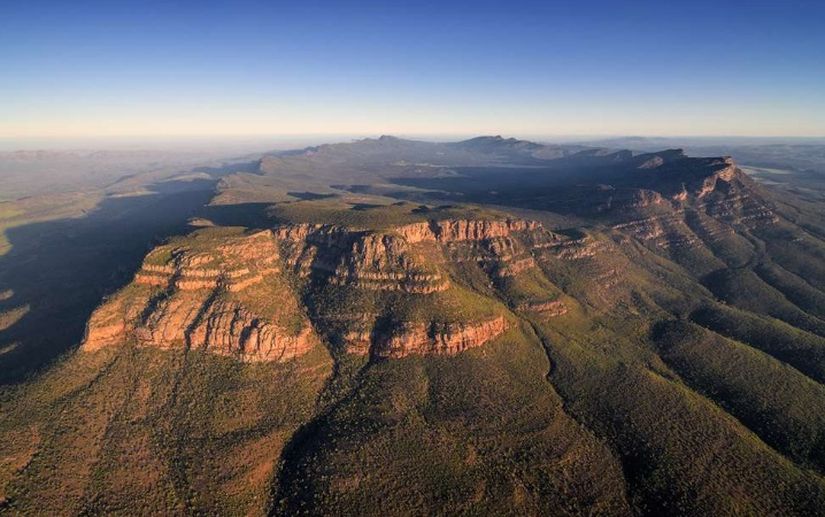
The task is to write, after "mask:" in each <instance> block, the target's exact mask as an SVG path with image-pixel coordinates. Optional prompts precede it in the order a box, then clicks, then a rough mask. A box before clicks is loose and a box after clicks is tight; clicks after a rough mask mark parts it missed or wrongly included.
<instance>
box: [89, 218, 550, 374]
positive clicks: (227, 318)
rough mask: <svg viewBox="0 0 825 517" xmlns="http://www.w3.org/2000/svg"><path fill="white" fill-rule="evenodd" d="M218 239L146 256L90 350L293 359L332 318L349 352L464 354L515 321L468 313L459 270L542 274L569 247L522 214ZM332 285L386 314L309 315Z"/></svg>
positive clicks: (92, 330) (97, 317)
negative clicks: (455, 270)
mask: <svg viewBox="0 0 825 517" xmlns="http://www.w3.org/2000/svg"><path fill="white" fill-rule="evenodd" d="M221 232H224V233H225V232H226V229H219V228H217V229H215V228H213V229H208V230H200V231H198V232H195V233H194V234H193V235H192V236H188V237H186V238H183V239H181V240H180V241H179V242H172V243H170V244H168V245H164V246H160V247H158V248H156V249H155V250H153V251H152V252H151V253H149V254H148V255H147V257H146V259H145V260H144V263H143V265H142V267H141V269H140V271H138V273H137V274H136V275H135V279H134V282H133V283H132V285H130V286H128V287H127V288H125V289H124V290H122V291H121V292H120V293H118V294H117V295H115V296H114V297H112V298H111V299H110V300H108V301H107V303H106V304H104V305H103V306H101V307H100V308H99V309H98V310H97V311H95V313H94V314H93V316H92V318H91V320H90V321H89V324H88V330H87V335H86V339H85V342H84V345H83V348H84V349H86V350H94V349H97V348H100V347H103V346H108V345H112V344H116V343H122V342H126V341H131V342H134V343H137V344H139V345H143V346H155V347H159V348H175V347H186V348H194V349H205V350H207V351H209V352H212V353H216V354H220V355H227V356H236V357H238V358H239V359H241V360H244V361H285V360H289V359H291V358H294V357H297V356H299V355H301V354H303V353H305V352H307V351H308V350H309V349H310V348H311V347H312V345H313V343H314V342H315V339H316V338H315V334H314V331H313V328H314V327H318V326H319V325H320V326H321V327H324V328H328V327H330V322H331V321H334V322H336V324H337V325H338V327H336V328H339V329H343V330H340V332H339V333H338V334H337V335H335V336H328V337H329V338H334V340H335V341H337V342H341V343H343V346H344V348H345V350H347V351H349V352H352V353H356V354H370V355H372V356H374V357H384V358H397V357H403V356H406V355H411V354H439V355H444V354H456V353H459V352H462V351H464V350H466V349H469V348H473V347H476V346H480V345H483V344H484V343H487V342H489V341H490V340H492V339H494V338H496V337H497V336H499V335H501V334H502V333H503V332H504V331H505V330H506V328H508V326H509V323H508V321H507V319H506V318H505V317H504V316H503V312H502V311H504V310H505V309H504V307H503V306H502V305H501V304H500V303H499V302H497V301H495V300H492V299H491V300H489V301H487V302H485V301H483V299H481V300H477V301H473V302H471V303H472V304H474V306H475V307H477V309H475V310H476V312H475V314H476V316H473V315H472V314H474V313H473V312H472V311H471V312H470V313H468V312H466V310H465V309H463V308H462V304H465V303H470V302H467V301H466V300H467V298H466V297H467V296H468V295H467V294H466V293H465V290H464V288H461V287H459V286H454V284H453V281H454V280H453V279H452V278H451V273H450V271H451V268H452V267H454V266H455V265H457V264H461V263H469V264H472V265H474V266H476V265H477V266H478V267H480V268H481V269H482V271H483V272H484V273H486V274H488V275H489V276H490V278H491V281H497V280H496V279H503V278H508V277H515V276H518V275H520V274H522V273H524V272H527V271H530V270H533V269H534V268H536V267H537V264H536V260H535V257H534V254H535V253H536V252H543V251H544V250H547V249H550V248H552V249H555V248H557V247H559V246H561V244H562V243H563V242H564V241H565V239H562V238H561V237H559V236H557V235H555V234H553V233H551V232H548V231H546V230H545V229H544V228H542V227H541V225H540V224H539V223H537V222H534V221H524V220H515V219H505V220H468V219H453V220H442V221H426V222H421V223H413V224H407V225H402V226H398V227H395V228H391V229H389V230H385V231H367V230H359V229H352V228H347V227H343V226H334V225H314V224H295V225H284V226H280V227H277V228H275V229H273V230H271V231H269V230H267V231H261V232H257V233H253V234H238V233H237V232H236V233H234V234H232V233H230V234H224V233H221ZM290 278H291V279H293V280H290ZM324 286H327V287H326V288H329V289H337V290H338V292H343V293H355V294H353V295H352V296H355V295H357V296H368V297H371V298H370V299H372V300H373V302H374V303H375V304H377V305H376V306H377V307H378V309H379V312H376V313H372V314H364V312H363V309H362V308H360V307H358V306H355V305H357V303H356V302H352V303H354V304H355V305H352V306H347V307H338V308H336V309H335V310H329V309H323V310H322V309H317V308H316V309H313V310H310V309H309V307H321V306H323V305H324V303H323V302H324V300H323V299H320V298H317V297H318V296H321V298H323V296H326V295H318V294H316V293H318V292H319V291H318V290H319V289H323V288H325V287H324ZM358 293H361V294H358ZM364 293H372V294H364ZM462 293H465V294H462ZM347 296H350V295H347ZM472 296H477V295H472ZM541 302H542V301H541V300H539V303H541ZM399 307H411V309H410V310H409V311H408V312H404V310H402V309H400V308H399ZM485 307H486V308H485ZM495 307H500V308H498V309H496V308H495ZM381 311H396V313H395V314H393V315H392V316H393V317H395V318H396V319H395V320H394V321H395V323H394V324H393V325H392V327H391V328H385V326H381V325H379V324H378V321H379V320H381V319H382V318H386V317H388V316H389V314H384V313H382V312H381ZM479 311H481V312H479ZM554 311H555V312H558V310H557V309H553V310H551V311H549V312H554ZM350 312H351V313H352V314H353V316H346V315H345V314H346V313H350ZM310 316H311V318H310ZM311 320H312V321H311ZM379 327H380V328H381V330H380V331H379V330H377V329H378V328H379Z"/></svg>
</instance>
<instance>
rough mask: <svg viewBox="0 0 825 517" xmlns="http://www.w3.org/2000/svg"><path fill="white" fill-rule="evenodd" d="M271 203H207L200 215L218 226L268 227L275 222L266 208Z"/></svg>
mask: <svg viewBox="0 0 825 517" xmlns="http://www.w3.org/2000/svg"><path fill="white" fill-rule="evenodd" d="M271 206H272V203H240V204H237V205H209V206H205V207H203V210H202V211H201V215H202V217H203V218H205V219H208V220H210V221H212V222H213V223H215V224H216V225H218V226H246V227H247V228H252V229H259V228H269V227H271V226H273V225H274V224H276V222H277V221H276V220H275V219H274V218H272V217H271V216H270V215H269V213H268V209H269V207H271Z"/></svg>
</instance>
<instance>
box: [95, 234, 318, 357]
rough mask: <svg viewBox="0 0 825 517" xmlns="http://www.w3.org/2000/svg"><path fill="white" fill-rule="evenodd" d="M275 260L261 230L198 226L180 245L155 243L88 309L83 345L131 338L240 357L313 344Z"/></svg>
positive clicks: (286, 352) (280, 353) (300, 350)
mask: <svg viewBox="0 0 825 517" xmlns="http://www.w3.org/2000/svg"><path fill="white" fill-rule="evenodd" d="M278 262H279V257H278V251H277V246H276V242H275V239H274V236H273V234H272V232H269V231H264V232H258V233H254V234H252V235H230V236H223V235H214V234H213V232H212V231H201V232H197V233H196V235H194V236H193V237H191V238H189V239H187V241H186V242H185V243H181V244H178V243H172V244H169V245H165V246H161V247H159V248H156V249H155V250H153V251H152V252H151V253H150V254H149V255H148V256H147V257H146V259H145V260H144V263H143V266H142V267H141V269H140V271H139V272H138V273H137V274H136V275H135V281H134V283H133V284H132V285H130V286H128V287H127V288H125V289H124V290H122V291H120V292H119V293H117V294H116V295H115V296H114V297H112V298H111V299H110V300H108V302H107V303H105V304H104V305H103V306H101V307H100V308H99V309H98V310H96V311H95V313H94V314H93V315H92V317H91V319H90V321H89V323H88V325H87V332H86V337H85V339H84V343H83V348H84V349H85V350H95V349H98V348H101V347H103V346H108V345H112V344H116V343H122V342H134V343H137V344H139V345H144V346H154V347H158V348H177V347H184V348H197V349H205V350H207V351H209V352H211V353H215V354H219V355H227V356H236V357H238V358H239V359H241V360H244V361H285V360H288V359H291V358H293V357H297V356H299V355H302V354H304V353H306V352H307V351H309V349H310V348H311V347H312V346H313V344H314V340H313V339H314V338H313V333H312V330H311V326H310V325H309V321H308V320H307V319H306V317H305V316H303V315H302V312H301V309H300V308H299V306H298V303H297V300H295V299H294V296H293V295H292V294H291V293H290V292H289V291H287V290H286V289H283V287H284V286H285V283H284V282H283V281H282V280H280V279H279V278H278V272H279V266H278ZM279 286H280V287H281V288H282V289H281V290H279V289H278V287H279ZM275 296H278V299H277V302H276V304H273V303H272V302H275V300H274V299H273V297H275Z"/></svg>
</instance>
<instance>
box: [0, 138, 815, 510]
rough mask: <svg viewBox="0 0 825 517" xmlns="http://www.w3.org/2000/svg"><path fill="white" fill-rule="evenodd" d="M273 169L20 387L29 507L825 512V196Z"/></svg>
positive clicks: (1, 439)
mask: <svg viewBox="0 0 825 517" xmlns="http://www.w3.org/2000/svg"><path fill="white" fill-rule="evenodd" d="M259 172H260V173H261V174H259V175H254V177H255V178H258V179H257V180H255V181H260V182H261V183H260V185H265V186H266V188H263V189H260V190H256V189H255V188H252V187H251V186H254V185H258V184H256V183H254V182H249V181H247V180H248V179H249V178H251V177H252V176H251V175H244V174H241V175H234V176H232V177H230V178H228V179H227V182H225V183H223V185H222V187H221V192H220V193H219V195H218V198H222V199H223V201H227V200H230V199H233V195H235V194H237V197H236V198H234V199H236V200H237V199H240V198H242V197H243V196H245V195H246V192H248V190H246V189H251V190H256V195H260V196H261V199H264V198H265V197H266V196H269V195H271V194H272V193H273V192H277V195H276V196H275V197H273V198H271V199H269V201H267V202H266V203H249V204H234V205H230V206H227V205H221V204H220V203H214V204H213V206H210V207H208V208H206V209H204V211H203V214H202V216H203V218H204V219H202V220H200V221H198V224H199V225H201V226H206V227H204V228H201V229H198V230H196V231H194V232H192V233H190V234H189V235H185V236H182V237H179V238H175V239H172V240H170V241H169V242H167V243H165V244H163V245H161V246H159V247H157V248H155V249H154V250H153V251H151V252H150V253H149V254H148V255H147V256H146V258H145V259H144V261H143V264H142V266H141V267H140V269H139V270H138V271H137V272H136V273H135V275H134V279H133V281H132V282H131V283H130V284H129V285H128V286H126V287H124V288H123V289H122V290H120V291H118V292H116V293H115V294H113V295H112V296H110V297H109V298H108V299H107V300H106V302H105V303H104V304H103V305H102V306H101V307H99V308H98V309H97V311H95V313H94V314H93V315H92V318H91V319H90V321H89V323H88V327H87V333H86V338H85V341H84V343H83V345H82V347H81V350H80V351H79V352H78V353H75V354H72V355H70V356H67V357H66V358H65V359H64V360H63V361H62V362H60V363H59V364H58V365H56V366H55V367H54V368H53V369H51V370H50V371H49V372H47V373H46V374H44V375H42V376H40V377H38V378H35V379H33V380H31V381H30V382H29V383H27V384H24V385H21V386H19V387H16V388H14V389H11V390H9V391H7V392H5V393H3V399H2V404H0V457H2V458H4V459H5V460H4V462H3V463H2V466H1V467H0V487H1V489H2V490H3V491H2V493H0V496H2V497H3V498H4V500H3V501H4V505H5V506H6V508H9V509H11V510H13V511H17V512H20V513H25V512H31V511H34V509H43V510H45V511H48V512H50V513H67V514H68V513H75V514H76V513H97V512H107V511H111V512H118V513H135V512H138V513H193V514H194V513H220V514H245V515H248V514H263V513H268V514H276V515H294V514H296V513H334V514H348V513H360V514H368V515H376V514H382V515H385V514H395V513H428V514H429V513H495V514H504V513H519V514H531V515H544V514H554V515H582V514H594V513H596V514H606V515H628V514H635V515H662V514H675V515H730V514H755V515H821V514H823V510H822V509H823V508H825V463H823V460H822V457H823V450H825V449H823V447H824V446H825V445H824V444H825V406H823V403H822V400H825V391H823V390H824V389H825V388H823V386H825V334H824V333H823V316H824V314H823V304H822V302H823V300H825V269H823V266H822V265H823V264H825V240H823V236H822V235H821V233H819V232H818V231H817V224H816V222H817V221H819V220H820V219H818V217H820V216H819V215H818V214H817V213H816V212H815V211H814V212H809V211H807V209H805V208H804V207H801V208H796V209H791V208H790V206H791V204H792V201H789V198H787V197H779V196H777V195H775V193H773V192H772V191H771V190H770V189H766V188H764V187H762V186H760V185H758V184H756V183H754V182H753V181H752V180H751V179H750V178H749V177H748V176H747V175H745V174H744V173H743V172H742V171H741V170H740V169H739V168H738V167H737V165H736V163H735V162H733V161H732V160H730V159H729V158H691V157H688V156H685V155H684V153H682V152H681V151H680V150H668V151H662V152H658V153H648V154H642V155H636V154H634V153H631V152H609V151H604V150H600V149H584V150H583V149H567V150H558V149H554V148H553V147H552V146H541V145H538V144H533V143H529V142H523V141H518V140H514V139H505V138H501V137H480V138H478V139H471V140H468V141H465V142H458V143H452V144H435V143H427V142H411V141H404V140H400V139H394V138H392V137H382V138H380V139H375V140H366V141H359V142H354V143H349V144H337V145H332V146H322V147H319V148H315V149H308V150H302V151H300V152H295V153H283V154H280V155H277V156H271V157H267V158H265V159H264V161H263V162H262V163H261V170H260V171H259ZM339 173H340V174H339ZM302 174H307V175H311V176H312V179H311V181H310V180H308V182H307V183H302V180H301V179H300V176H301V175H302ZM376 178H377V179H376ZM362 180H363V181H366V182H369V183H366V184H356V182H357V181H362ZM413 180H414V181H413ZM235 181H237V182H238V183H235ZM250 181H251V180H250ZM348 182H352V183H348ZM295 185H299V186H301V190H288V189H292V188H295V187H294V186H295ZM318 185H320V186H321V187H323V188H322V189H320V190H318V191H315V187H316V186H318ZM379 187H380V188H379ZM236 188H237V189H239V190H235V189H236ZM267 189H271V190H267ZM393 189H397V190H393ZM239 192H240V193H239ZM256 199H257V198H256ZM410 199H412V200H415V201H417V203H410V202H405V201H404V200H410ZM459 200H460V201H461V203H458V202H457V201H459ZM473 202H475V203H482V204H484V205H492V204H495V205H496V207H495V208H492V207H491V206H478V205H471V204H470V203H473ZM445 203H449V204H445ZM502 207H508V208H506V209H504V208H502ZM206 218H209V219H210V220H211V222H210V221H207V220H206ZM230 223H231V224H243V225H244V226H246V227H229V226H228V225H229V224H230ZM221 224H224V225H226V226H220V225H221ZM210 225H212V226H210ZM55 415H56V416H55ZM135 472H141V473H143V474H141V475H135V474H134V473H135Z"/></svg>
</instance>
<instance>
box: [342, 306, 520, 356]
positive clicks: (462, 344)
mask: <svg viewBox="0 0 825 517" xmlns="http://www.w3.org/2000/svg"><path fill="white" fill-rule="evenodd" d="M507 327H508V325H507V320H505V319H504V317H503V316H498V317H495V318H492V319H489V320H487V321H481V322H466V323H403V324H400V325H399V326H398V327H397V328H395V329H393V331H392V333H390V334H389V335H385V336H378V337H377V338H373V340H372V343H373V345H372V347H371V348H370V353H371V354H372V355H373V356H375V357H383V358H400V357H406V356H409V355H455V354H458V353H460V352H463V351H465V350H467V349H470V348H475V347H478V346H481V345H483V344H485V343H487V342H488V341H490V340H492V339H495V338H496V337H498V336H500V335H501V334H502V333H504V331H505V330H506V329H507ZM359 337H361V336H359ZM351 350H352V351H354V352H361V353H363V351H364V348H363V342H362V341H356V346H354V347H353V348H352V349H351Z"/></svg>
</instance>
